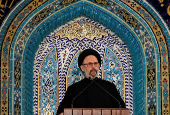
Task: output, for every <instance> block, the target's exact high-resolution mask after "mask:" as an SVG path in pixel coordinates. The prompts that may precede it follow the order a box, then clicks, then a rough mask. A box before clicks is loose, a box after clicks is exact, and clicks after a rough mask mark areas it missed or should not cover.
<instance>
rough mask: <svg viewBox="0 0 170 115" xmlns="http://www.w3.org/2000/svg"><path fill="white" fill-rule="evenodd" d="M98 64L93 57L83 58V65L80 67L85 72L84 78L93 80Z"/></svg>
mask: <svg viewBox="0 0 170 115" xmlns="http://www.w3.org/2000/svg"><path fill="white" fill-rule="evenodd" d="M99 67H100V64H99V63H98V60H97V58H96V57H95V56H94V55H88V56H86V57H85V58H84V61H83V64H82V65H81V66H80V68H81V70H82V71H83V72H85V77H86V78H89V77H91V78H95V77H96V76H97V74H98V71H99Z"/></svg>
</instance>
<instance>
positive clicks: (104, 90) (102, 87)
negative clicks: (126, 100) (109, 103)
mask: <svg viewBox="0 0 170 115" xmlns="http://www.w3.org/2000/svg"><path fill="white" fill-rule="evenodd" d="M95 84H97V85H98V86H99V87H100V88H101V89H103V90H104V91H105V92H106V93H107V94H109V95H110V96H111V97H112V98H113V99H115V100H116V101H117V102H118V103H119V108H121V104H120V102H119V100H117V99H116V97H114V96H113V95H112V94H110V93H109V92H108V91H107V90H105V89H104V88H103V87H102V86H101V85H99V84H98V83H97V82H95Z"/></svg>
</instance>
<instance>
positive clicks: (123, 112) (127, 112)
mask: <svg viewBox="0 0 170 115" xmlns="http://www.w3.org/2000/svg"><path fill="white" fill-rule="evenodd" d="M122 115H130V111H129V110H128V109H126V110H122Z"/></svg>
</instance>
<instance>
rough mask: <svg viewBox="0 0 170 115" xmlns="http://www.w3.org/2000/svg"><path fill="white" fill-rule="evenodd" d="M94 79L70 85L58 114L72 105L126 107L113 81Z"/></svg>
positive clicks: (75, 106) (80, 106)
mask: <svg viewBox="0 0 170 115" xmlns="http://www.w3.org/2000/svg"><path fill="white" fill-rule="evenodd" d="M94 80H95V81H94ZM94 80H89V79H87V78H84V79H83V80H81V81H79V82H77V83H75V84H73V85H71V86H70V87H68V89H67V91H66V94H65V97H64V99H63V101H62V102H61V104H60V105H59V107H58V111H57V115H59V114H60V113H62V112H64V108H71V105H73V108H120V107H121V108H125V103H124V101H123V100H122V98H121V96H120V94H119V92H118V91H117V88H116V87H115V85H114V84H113V83H111V82H109V81H105V80H102V79H96V78H95V79H94ZM99 85H100V86H99ZM105 90H106V91H105ZM110 94H111V95H112V96H111V95H110ZM115 98H116V99H115ZM73 100H74V101H73Z"/></svg>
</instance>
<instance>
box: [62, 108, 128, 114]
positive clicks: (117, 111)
mask: <svg viewBox="0 0 170 115" xmlns="http://www.w3.org/2000/svg"><path fill="white" fill-rule="evenodd" d="M64 115H130V110H129V109H126V108H65V109H64Z"/></svg>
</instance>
